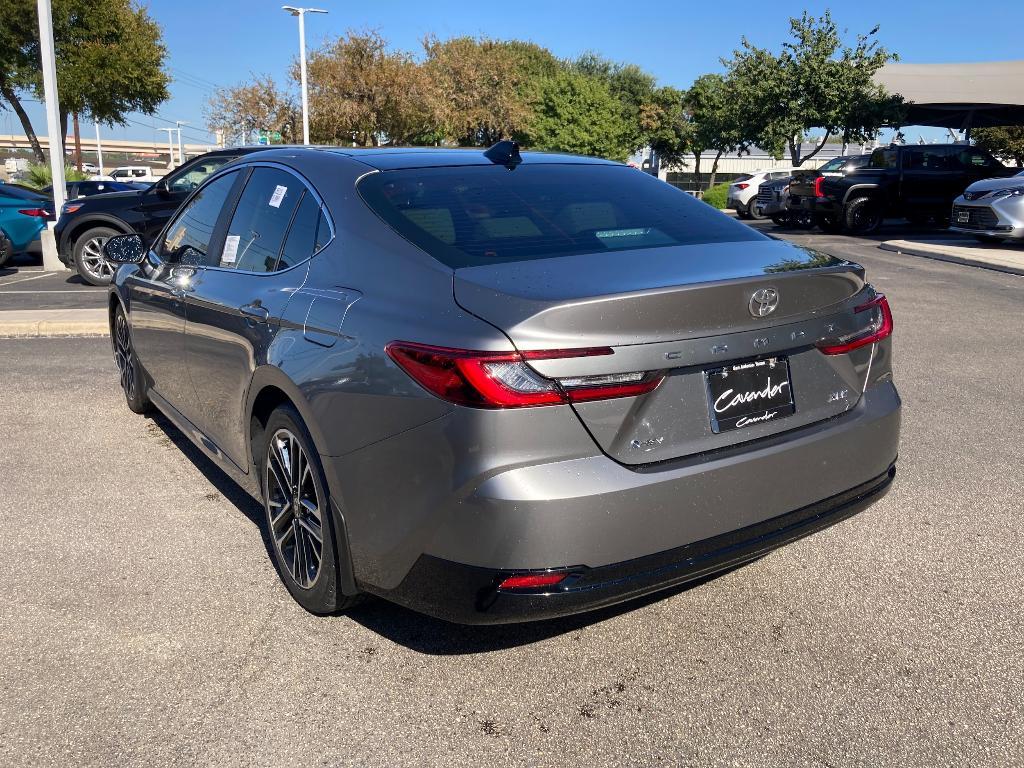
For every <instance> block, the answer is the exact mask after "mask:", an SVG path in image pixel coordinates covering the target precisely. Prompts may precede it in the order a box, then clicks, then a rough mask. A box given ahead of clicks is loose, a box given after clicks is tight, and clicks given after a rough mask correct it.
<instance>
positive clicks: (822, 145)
mask: <svg viewBox="0 0 1024 768" xmlns="http://www.w3.org/2000/svg"><path fill="white" fill-rule="evenodd" d="M831 135H832V132H831V131H825V136H824V137H823V138H822V139H821V143H820V144H819V145H818V146H816V147H815V148H814V151H813V152H811V154H809V155H807V157H802V158H800V162H799V163H797V164H796V167H798V168H799V167H800V163H805V162H807V161H808V160H810V159H811V158H812V157H814V156H815V155H816V154H818V153H819V152H820V151H821V148H822V147H824V146H825V142H827V141H828V137H829V136H831Z"/></svg>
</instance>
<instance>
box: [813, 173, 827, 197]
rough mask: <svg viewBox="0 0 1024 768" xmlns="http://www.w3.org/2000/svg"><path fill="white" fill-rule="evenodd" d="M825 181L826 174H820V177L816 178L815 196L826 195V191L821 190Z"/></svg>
mask: <svg viewBox="0 0 1024 768" xmlns="http://www.w3.org/2000/svg"><path fill="white" fill-rule="evenodd" d="M824 181H825V177H824V176H819V177H818V178H816V179H815V180H814V196H815V197H824V196H825V193H824V192H822V191H821V185H822V183H823V182H824Z"/></svg>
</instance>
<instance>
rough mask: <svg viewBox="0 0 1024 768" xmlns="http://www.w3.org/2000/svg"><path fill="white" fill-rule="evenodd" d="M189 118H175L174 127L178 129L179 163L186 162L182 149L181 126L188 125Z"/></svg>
mask: <svg viewBox="0 0 1024 768" xmlns="http://www.w3.org/2000/svg"><path fill="white" fill-rule="evenodd" d="M188 124H189V123H188V121H187V120H175V121H174V127H175V128H176V129H177V130H178V165H184V164H185V153H184V152H183V151H182V149H181V126H183V125H188Z"/></svg>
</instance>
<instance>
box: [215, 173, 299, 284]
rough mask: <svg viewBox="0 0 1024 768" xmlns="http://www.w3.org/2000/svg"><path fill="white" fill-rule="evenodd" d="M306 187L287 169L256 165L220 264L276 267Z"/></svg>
mask: <svg viewBox="0 0 1024 768" xmlns="http://www.w3.org/2000/svg"><path fill="white" fill-rule="evenodd" d="M305 191H306V188H305V186H304V185H303V184H302V182H300V181H299V180H298V179H297V178H295V176H293V175H292V174H290V173H288V172H286V171H282V170H279V169H277V168H260V167H257V168H255V169H254V170H253V172H252V175H251V176H249V180H248V181H247V182H246V184H245V189H244V190H243V191H242V195H241V197H239V198H238V205H237V206H236V207H235V213H234V216H232V217H231V224H230V225H228V232H227V236H226V237H225V238H224V248H223V252H222V253H221V254H220V263H219V266H221V267H224V268H227V269H232V268H234V269H239V270H242V271H245V272H273V271H274V270H275V269H277V260H278V257H279V256H280V254H281V247H282V245H283V244H284V238H285V234H286V233H287V232H288V225H289V224H290V223H291V220H292V214H294V213H295V209H296V207H297V206H298V204H299V200H301V199H302V196H303V194H304V193H305ZM314 237H315V234H314ZM310 242H312V240H311V241H310Z"/></svg>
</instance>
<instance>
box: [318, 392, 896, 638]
mask: <svg viewBox="0 0 1024 768" xmlns="http://www.w3.org/2000/svg"><path fill="white" fill-rule="evenodd" d="M900 407H901V406H900V399H899V395H898V394H897V392H896V389H895V387H894V386H893V385H892V383H891V382H890V381H881V382H878V383H876V384H873V385H872V386H870V387H868V389H867V391H866V392H865V393H864V395H863V396H862V397H861V398H860V400H859V401H858V402H857V404H856V405H854V406H853V407H852V408H851V409H850V410H848V411H846V412H845V413H843V414H841V415H839V416H836V417H834V418H831V419H828V420H826V421H822V422H817V423H814V424H811V425H808V426H806V427H801V428H798V429H794V430H791V431H788V432H783V433H780V434H777V435H774V436H771V437H765V438H762V439H758V440H754V441H752V442H749V443H745V444H740V445H738V446H734V447H731V448H723V449H719V450H716V451H711V452H707V453H704V454H697V455H693V456H689V457H685V458H682V459H673V460H667V461H662V462H657V463H652V464H647V465H643V466H640V467H627V466H624V465H622V464H619V463H617V462H615V461H613V460H612V459H610V458H609V457H608V456H606V455H604V454H603V453H600V452H596V453H595V452H594V448H595V446H594V442H593V439H592V438H591V437H590V435H589V434H588V433H587V432H585V431H584V430H583V429H582V427H581V424H580V421H579V419H577V418H576V416H575V415H574V414H573V413H572V412H571V411H570V410H568V409H567V408H562V407H551V408H547V409H524V410H523V411H522V412H519V413H514V414H510V413H505V412H498V411H493V412H480V411H477V412H475V413H472V414H462V416H465V417H466V418H465V419H462V418H461V417H460V414H459V413H458V412H456V413H453V414H450V415H448V416H445V417H442V418H440V419H437V420H435V421H433V422H430V423H429V424H425V425H422V426H421V427H417V428H415V429H412V430H408V431H407V432H404V433H402V434H401V435H398V436H396V437H394V438H390V439H388V440H385V441H381V442H379V443H376V444H374V445H372V446H368V447H367V448H364V449H360V450H358V451H355V452H353V453H351V454H347V455H345V456H341V457H323V459H324V468H325V470H326V473H327V479H328V484H329V485H330V487H331V495H332V497H334V498H337V499H339V503H340V505H341V506H342V507H343V509H344V515H345V525H346V528H347V532H348V537H349V545H350V550H351V553H352V564H353V570H354V576H355V579H356V581H357V583H358V584H359V585H360V587H361V588H362V589H364V590H366V591H368V592H372V593H374V594H379V595H382V596H385V597H387V598H388V599H391V600H394V601H396V602H399V603H404V604H406V605H409V606H410V607H413V608H417V609H418V610H421V611H423V612H426V613H431V614H435V615H438V616H443V617H445V618H450V619H452V620H457V621H485V622H486V621H495V622H500V621H524V620H529V619H532V618H541V617H544V616H551V615H558V614H561V613H573V612H576V611H583V610H588V609H590V608H594V607H599V606H601V605H607V604H609V603H614V602H617V601H620V600H626V599H629V598H630V597H632V596H635V595H637V594H643V593H645V592H650V591H654V590H657V589H661V588H664V587H665V586H671V585H672V584H677V583H681V582H683V581H686V580H689V579H694V578H699V577H700V576H701V575H702V574H704V573H707V572H710V571H713V570H716V569H720V568H727V567H729V566H730V565H731V564H734V563H736V562H742V561H743V560H744V559H750V557H756V556H757V553H759V552H761V551H766V550H767V549H771V548H772V547H774V546H778V545H779V544H781V543H785V541H788V540H789V538H792V536H790V535H789V533H785V532H784V531H783V530H782V529H786V530H790V529H789V526H790V525H791V524H792V523H793V522H794V521H797V519H798V518H799V516H797V518H792V519H791V520H790V522H786V521H785V520H784V519H783V518H785V517H786V516H788V515H791V514H793V513H794V511H800V512H801V513H807V514H806V516H807V517H808V519H810V518H812V517H813V518H818V517H819V516H820V515H822V514H823V513H824V512H827V511H829V510H832V509H834V508H835V509H838V508H839V507H841V506H842V507H844V508H845V505H847V503H848V502H850V499H848V498H846V497H845V496H844V495H845V494H847V493H848V492H850V491H851V489H857V488H859V487H862V486H864V484H865V483H871V482H873V481H874V480H876V479H879V478H882V477H883V476H886V475H888V473H889V472H890V469H891V467H892V465H893V463H894V462H895V460H896V454H897V451H898V446H899V429H900ZM529 410H532V411H533V412H532V413H527V412H526V411H529ZM510 435H513V436H514V438H515V439H514V441H512V442H511V443H510V444H509V445H506V444H505V443H504V442H503V441H505V440H506V439H508V440H511V439H512V438H511V437H509V436H510ZM524 435H525V436H529V438H530V439H529V440H526V442H525V443H524ZM547 437H550V442H552V443H553V444H557V445H558V448H559V453H560V455H557V454H554V453H553V454H552V455H550V456H544V455H542V454H543V447H544V446H545V445H546V444H547V443H548V442H549V441H548V440H547V439H545V438H547ZM483 445H487V446H488V450H487V451H481V447H482V446H483ZM399 467H400V468H401V471H396V468H399ZM854 495H855V496H859V495H862V494H854ZM869 495H870V494H869ZM841 497H842V498H841ZM865 498H866V497H865ZM872 498H873V497H872ZM823 500H826V501H824V502H823ZM851 503H852V502H851ZM867 503H870V502H869V501H868V502H867ZM822 504H824V505H825V506H824V507H822V506H820V505H822ZM859 508H862V507H859ZM854 511H856V510H854ZM850 514H853V512H852V511H851V512H850ZM800 519H802V518H800ZM836 519H841V517H838V518H836ZM821 520H822V521H824V520H825V518H824V517H822V518H821ZM771 521H774V522H771ZM822 524H823V525H824V524H828V523H825V522H823V523H822ZM764 525H767V526H768V529H767V530H768V531H769V532H770V531H772V530H776V531H778V533H777V534H773V535H772V536H771V537H769V539H766V540H765V541H764V542H760V543H758V542H756V541H753V539H758V538H759V537H760V536H761V535H762V533H763V531H762V528H761V527H760V526H764ZM808 526H810V527H806V528H804V529H803V530H806V532H807V533H809V532H811V531H812V530H816V528H814V527H813V526H811V524H810V523H808ZM792 530H793V531H796V530H797V529H792ZM744 531H745V533H741V534H739V539H740V540H742V541H747V542H748V543H750V551H747V550H746V549H743V551H742V552H741V551H739V550H735V551H732V550H730V551H731V552H733V554H729V553H725V552H721V553H719V552H718V550H719V549H721V548H722V546H723V544H722V542H724V541H727V540H728V541H731V540H732V539H729V538H728V537H730V536H734V535H736V532H744ZM757 531H762V533H756V532H757ZM802 535H806V534H805V533H796V534H795V536H802ZM787 536H788V537H789V538H787ZM723 537H726V538H723ZM771 541H775V542H777V543H771ZM694 548H696V549H694ZM697 551H699V552H702V553H705V552H709V553H712V554H711V555H709V556H708V557H709V558H710V559H703V560H700V562H697V561H696V560H694V562H692V563H690V562H689V561H690V560H693V558H694V557H696V555H694V554H692V553H693V552H697ZM668 552H671V553H672V554H665V553H668ZM686 552H690V553H691V554H685V553H686ZM737 552H738V554H736V553H737ZM652 553H661V554H658V555H655V554H652ZM702 557H703V555H702ZM681 561H686V563H689V565H687V564H686V563H684V564H683V565H681V566H678V567H673V568H670V569H669V570H668V571H665V570H659V569H662V568H663V566H666V565H668V564H671V563H676V562H681ZM655 562H656V563H661V565H657V566H652V565H651V563H655ZM455 564H457V565H455ZM691 565H692V566H693V567H692V568H691V567H690V566H691ZM452 569H454V571H456V572H459V573H462V574H463V576H462V577H458V578H455V577H450V576H445V575H443V573H442V572H444V571H448V570H452ZM466 569H468V570H466ZM549 569H569V570H571V571H572V572H573V573H576V572H578V571H579V572H581V573H583V572H587V573H591V574H593V575H592V576H590V577H588V578H586V579H583V580H576V581H574V582H567V586H569V587H572V586H573V585H575V588H576V590H577V591H576V592H573V594H572V595H570V596H568V597H567V598H566V599H564V600H562V599H560V600H558V601H557V602H556V601H547V600H540V599H539V598H538V596H536V595H528V596H525V597H528V598H529V599H524V595H522V594H514V595H504V594H503V593H502V594H501V595H497V597H500V598H501V599H500V600H497V599H496V600H491V599H490V598H487V599H483V598H480V599H478V597H479V596H478V593H479V592H480V590H482V589H485V587H486V588H488V589H491V590H492V591H494V586H495V584H496V583H497V582H495V579H496V578H497V577H498V576H499V575H500V574H502V573H506V574H507V573H509V572H516V573H518V572H522V571H531V570H549ZM624 571H637V572H638V573H640V574H647V575H646V576H643V577H642V578H641V577H640V576H638V577H637V578H638V579H639V580H636V581H630V583H628V584H627V583H625V582H623V584H622V587H621V588H620V586H617V585H618V582H619V581H620V580H621V577H620V576H616V577H614V578H612V577H610V576H608V574H611V573H621V572H624ZM653 571H657V573H652V572H653ZM466 574H469V575H470V577H466V576H465V575H466ZM607 582H615V584H612V585H609V584H607ZM466 583H468V584H471V585H472V588H470V587H466V586H464V585H465V584H466ZM459 584H463V586H462V587H459V586H458V585H459ZM584 586H586V589H583V587H584ZM584 592H586V594H584ZM470 593H472V599H469V597H468V596H470ZM492 597H495V595H492ZM507 600H513V602H512V603H509V605H514V606H518V607H517V608H516V609H515V610H514V611H512V609H511V608H509V609H508V610H509V611H511V613H510V614H509V617H506V618H503V616H505V614H504V613H503V611H505V609H504V608H500V607H494V606H491V603H501V604H502V605H504V604H505V602H507ZM484 604H487V605H488V610H487V611H486V612H484V613H483V614H480V610H479V608H478V606H480V605H484ZM545 606H547V607H545ZM535 610H539V611H541V613H540V614H539V615H535V614H534V613H533V611H535ZM478 614H480V615H478ZM516 617H518V618H516Z"/></svg>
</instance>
